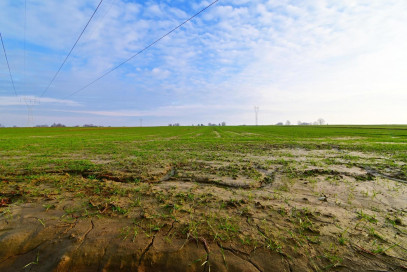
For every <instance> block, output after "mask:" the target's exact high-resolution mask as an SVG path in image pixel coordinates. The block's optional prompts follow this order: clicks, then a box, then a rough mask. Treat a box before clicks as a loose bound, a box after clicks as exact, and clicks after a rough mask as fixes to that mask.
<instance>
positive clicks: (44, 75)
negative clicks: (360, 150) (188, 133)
mask: <svg viewBox="0 0 407 272" xmlns="http://www.w3.org/2000/svg"><path fill="white" fill-rule="evenodd" d="M29 2H30V5H29V9H28V14H29V16H28V25H29V27H28V29H27V40H28V41H29V44H30V49H31V51H30V52H29V53H28V62H27V63H28V64H27V67H28V68H27V74H28V76H27V78H28V79H27V82H29V84H28V85H29V86H30V89H29V90H28V88H24V82H23V77H22V76H21V75H22V68H21V67H22V57H21V56H22V55H23V54H22V48H18V49H17V48H16V47H15V46H13V44H12V42H11V41H10V39H15V40H19V41H20V47H21V41H22V33H23V32H22V22H23V18H22V13H21V6H19V5H17V4H12V1H11V0H9V1H2V2H1V3H0V25H2V26H4V29H5V33H4V34H5V36H6V37H7V40H6V43H7V45H8V46H9V48H10V60H11V66H12V70H13V73H15V75H16V86H17V91H18V93H19V94H24V95H32V96H36V95H38V93H41V91H42V90H43V89H44V86H46V83H47V81H48V80H50V78H51V77H52V74H53V72H55V69H56V68H57V67H58V65H59V64H60V62H61V61H62V60H63V57H64V56H65V54H66V52H67V50H68V49H69V48H70V46H71V45H72V43H73V41H74V40H75V38H76V37H77V35H78V34H79V33H78V32H79V31H80V29H82V27H83V25H84V24H85V23H86V21H87V19H88V18H89V16H90V14H91V12H92V9H93V8H94V7H95V6H96V5H97V3H98V1H97V0H87V1H79V0H73V1H65V2H64V3H60V1H45V2H44V1H39V0H33V1H29ZM13 3H14V2H13ZM179 3H180V2H177V1H167V2H164V1H161V2H159V1H148V2H145V3H137V4H136V3H132V2H129V1H122V0H111V1H110V2H107V3H106V5H102V6H101V10H100V12H99V13H97V15H96V17H95V20H94V21H93V22H92V23H91V25H90V26H89V29H88V30H87V32H86V33H85V35H84V38H83V40H81V42H80V43H79V44H78V47H77V48H76V49H75V51H74V52H73V55H72V57H71V58H70V60H69V61H68V63H67V66H66V67H65V68H64V70H63V71H62V72H61V74H60V76H59V77H58V78H57V80H56V81H55V83H54V84H53V86H52V88H51V89H50V91H49V93H47V96H50V97H54V98H53V99H59V98H60V97H64V96H65V95H67V94H69V93H72V92H73V91H75V90H77V89H79V88H80V87H82V86H84V85H85V84H86V83H88V82H90V81H91V80H93V79H94V78H96V77H97V76H99V75H100V74H102V73H103V72H105V71H106V70H107V69H110V68H111V67H114V66H115V65H117V64H118V63H120V62H121V61H123V60H125V59H126V58H128V57H130V56H132V55H133V54H135V53H136V52H138V51H139V50H140V49H142V48H143V47H144V46H146V45H148V44H149V43H151V42H152V41H154V40H155V39H157V38H159V37H160V36H161V35H163V34H165V33H166V32H167V31H169V30H170V29H172V28H173V27H175V26H176V25H177V24H178V23H179V22H181V21H183V20H185V19H186V18H187V17H188V16H190V15H192V14H193V13H194V12H196V11H198V10H199V9H201V8H202V7H204V6H205V5H207V4H209V1H191V2H183V5H178V4H179ZM188 7H189V8H188ZM406 12H407V2H406V1H405V0H389V1H367V0H361V1H351V0H345V1H339V2H338V1H336V2H332V1H327V0H307V1H290V0H284V1H275V0H269V1H261V0H253V1H248V0H234V1H231V0H225V1H219V2H218V3H217V4H216V5H214V6H213V7H212V8H210V9H208V10H207V12H205V13H204V14H202V15H201V16H199V17H197V18H195V19H194V21H192V22H190V23H187V24H185V25H184V26H183V27H182V28H181V29H179V30H177V31H175V32H174V33H172V34H171V36H169V37H167V38H165V39H163V40H162V41H160V43H158V44H157V45H156V46H154V47H152V48H150V49H149V50H147V51H145V52H144V53H143V54H142V55H140V56H138V57H137V58H134V59H133V60H132V61H131V62H129V63H128V64H126V65H123V66H122V67H121V68H120V69H118V70H116V71H115V72H114V73H112V74H110V75H109V76H108V77H105V78H104V79H102V80H101V81H99V82H98V83H96V84H94V85H92V86H90V87H89V88H88V89H86V90H84V91H83V92H80V93H78V94H77V95H76V96H75V99H77V100H78V101H80V102H81V103H82V104H83V105H86V106H87V107H88V108H89V111H86V112H82V113H83V114H97V116H100V118H104V117H105V116H116V117H134V116H139V115H150V116H156V117H157V118H158V117H160V116H161V117H162V118H166V116H178V115H177V114H178V113H177V112H184V113H185V109H184V111H180V109H174V108H171V107H172V106H171V105H173V104H177V105H196V103H197V102H199V103H200V105H204V106H203V107H198V108H199V112H196V111H194V110H192V109H191V111H190V112H187V113H188V116H189V117H190V118H191V119H194V118H195V119H196V118H197V116H194V114H197V115H200V116H209V115H211V114H214V115H216V114H218V115H220V116H230V119H229V123H232V122H234V123H239V122H241V120H245V121H244V122H248V121H250V120H252V114H253V113H252V108H253V106H254V105H260V107H261V109H262V110H263V111H264V113H265V112H268V114H267V115H263V122H264V123H266V122H268V123H275V122H277V121H283V120H285V119H302V120H304V121H307V120H311V119H313V118H314V117H315V116H317V117H320V115H325V116H329V118H328V117H325V116H321V117H324V118H325V119H327V120H328V121H329V119H331V120H335V122H342V123H346V122H352V121H354V119H355V117H354V116H363V118H362V117H361V122H366V123H374V122H376V121H377V120H382V121H381V122H385V121H386V120H388V121H387V122H389V123H392V122H396V121H397V122H407V120H405V117H402V116H407V109H404V108H403V107H401V106H400V107H399V105H398V103H399V101H407V93H406V92H405V86H407V77H405V75H406V74H407V73H406V72H407V53H406V52H407V51H406V50H405V48H407V28H406V27H405V26H406V25H407V17H406V16H405V14H406ZM69 14H74V16H73V17H70V16H69ZM33 44H34V45H36V46H38V47H40V48H34V47H31V46H32V45H33ZM14 48H15V49H14ZM4 65H5V64H4V62H2V60H0V73H1V74H2V75H3V74H4V75H6V73H3V70H4V71H6V70H5V66H4ZM3 68H4V69H3ZM3 78H7V77H2V79H3ZM2 79H0V88H1V89H4V90H5V91H4V93H6V88H10V84H9V82H8V81H7V80H8V79H7V80H2ZM25 85H27V84H25ZM7 92H8V90H7ZM162 97H165V99H164V98H162ZM10 99H11V98H10ZM2 100H3V99H2ZM61 101H65V102H56V101H50V102H49V104H52V103H54V104H56V103H59V105H67V106H72V105H74V104H72V103H75V102H73V101H71V102H67V101H70V100H61ZM130 101H131V102H132V101H135V103H136V102H137V101H143V102H139V104H137V105H131V106H129V103H130ZM384 101H387V102H386V103H387V104H386V105H387V106H386V107H384V108H383V107H381V105H382V104H383V103H384ZM389 101H397V102H395V105H396V106H395V107H391V106H389V105H390V104H389ZM1 103H2V102H1V101H0V105H2V104H1ZM3 103H6V102H3ZM7 103H11V102H7ZM44 103H45V102H44ZM213 104H219V105H222V104H227V105H231V106H230V107H226V108H225V109H222V108H217V107H211V106H206V105H213ZM15 105H16V106H17V104H15ZM123 105H125V106H123ZM134 107H136V108H137V107H138V110H136V111H133V110H126V109H130V108H134ZM167 107H169V108H167ZM205 107H206V108H205ZM379 108H381V109H382V110H381V115H378V114H376V113H377V112H378V110H377V109H379ZM49 109H50V108H49ZM101 109H104V110H101ZM383 109H385V110H383ZM67 110H69V109H67ZM77 113H78V112H77ZM102 113H103V114H102ZM67 114H68V113H67ZM109 114H110V115H109ZM166 114H167V115H166ZM234 118H235V119H234ZM403 118H404V119H403ZM163 120H164V119H163ZM403 120H404V121H403ZM208 121H210V120H208ZM292 121H294V122H295V120H292Z"/></svg>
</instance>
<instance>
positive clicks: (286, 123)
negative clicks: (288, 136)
mask: <svg viewBox="0 0 407 272" xmlns="http://www.w3.org/2000/svg"><path fill="white" fill-rule="evenodd" d="M284 125H285V126H291V122H290V120H287V121H285V123H283V122H278V123H277V124H276V126H284ZM297 125H298V126H322V125H326V122H325V120H324V119H322V118H319V119H318V120H317V121H314V122H309V123H308V122H301V121H298V122H297Z"/></svg>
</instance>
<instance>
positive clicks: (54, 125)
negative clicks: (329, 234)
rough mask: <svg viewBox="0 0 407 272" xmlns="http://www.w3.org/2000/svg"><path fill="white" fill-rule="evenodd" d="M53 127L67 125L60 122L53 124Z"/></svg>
mask: <svg viewBox="0 0 407 272" xmlns="http://www.w3.org/2000/svg"><path fill="white" fill-rule="evenodd" d="M51 127H66V126H65V125H64V124H60V123H58V124H57V123H53V124H52V125H51Z"/></svg>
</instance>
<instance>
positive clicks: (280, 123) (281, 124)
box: [276, 122, 284, 126]
mask: <svg viewBox="0 0 407 272" xmlns="http://www.w3.org/2000/svg"><path fill="white" fill-rule="evenodd" d="M283 125H284V124H283V122H278V123H277V124H276V126H283Z"/></svg>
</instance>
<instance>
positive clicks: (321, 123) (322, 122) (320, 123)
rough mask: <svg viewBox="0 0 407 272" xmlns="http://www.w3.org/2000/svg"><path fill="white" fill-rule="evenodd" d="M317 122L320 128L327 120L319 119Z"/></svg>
mask: <svg viewBox="0 0 407 272" xmlns="http://www.w3.org/2000/svg"><path fill="white" fill-rule="evenodd" d="M317 122H318V124H319V125H320V126H322V125H325V120H324V119H322V118H319V119H318V120H317Z"/></svg>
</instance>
